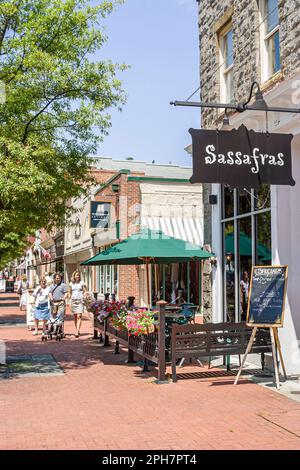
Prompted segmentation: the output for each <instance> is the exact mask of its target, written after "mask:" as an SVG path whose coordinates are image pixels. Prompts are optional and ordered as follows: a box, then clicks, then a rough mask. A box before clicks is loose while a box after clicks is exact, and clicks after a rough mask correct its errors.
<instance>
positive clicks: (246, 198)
mask: <svg viewBox="0 0 300 470" xmlns="http://www.w3.org/2000/svg"><path fill="white" fill-rule="evenodd" d="M249 192H250V191H249ZM249 192H246V191H245V192H244V193H240V194H239V214H246V213H247V212H251V194H249Z"/></svg>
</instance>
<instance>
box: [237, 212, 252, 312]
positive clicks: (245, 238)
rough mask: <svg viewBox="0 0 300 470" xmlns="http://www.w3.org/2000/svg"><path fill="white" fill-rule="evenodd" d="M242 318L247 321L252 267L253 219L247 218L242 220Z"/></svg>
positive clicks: (240, 241) (240, 248) (240, 247)
mask: <svg viewBox="0 0 300 470" xmlns="http://www.w3.org/2000/svg"><path fill="white" fill-rule="evenodd" d="M239 250H240V274H241V279H240V292H241V294H240V318H241V320H242V321H245V320H246V313H247V301H248V292H247V279H249V278H250V273H251V267H252V231H251V217H245V218H244V219H241V220H240V240H239Z"/></svg>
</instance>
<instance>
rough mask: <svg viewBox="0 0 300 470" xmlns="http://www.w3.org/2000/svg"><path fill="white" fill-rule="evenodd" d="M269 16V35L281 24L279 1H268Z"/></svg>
mask: <svg viewBox="0 0 300 470" xmlns="http://www.w3.org/2000/svg"><path fill="white" fill-rule="evenodd" d="M267 15H268V20H267V25H268V33H270V32H271V31H272V30H273V29H274V28H276V26H278V24H279V13H278V0H268V1H267Z"/></svg>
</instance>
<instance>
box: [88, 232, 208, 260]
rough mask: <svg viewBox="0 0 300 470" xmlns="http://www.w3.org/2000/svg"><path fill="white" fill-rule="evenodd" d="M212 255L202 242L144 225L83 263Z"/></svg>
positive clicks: (187, 258) (173, 258) (189, 257)
mask: <svg viewBox="0 0 300 470" xmlns="http://www.w3.org/2000/svg"><path fill="white" fill-rule="evenodd" d="M212 256H214V255H213V253H209V252H208V251H205V250H203V249H202V248H200V246H197V245H194V244H192V243H189V242H186V241H184V240H180V239H177V238H173V237H169V236H167V235H165V234H164V233H163V232H161V231H156V230H150V229H144V230H141V231H140V232H138V233H135V234H134V235H132V236H131V237H129V238H127V239H126V240H123V241H121V242H119V243H117V244H116V245H113V246H112V247H110V248H109V249H108V250H106V251H102V252H101V253H99V254H98V255H96V256H94V257H93V258H90V259H88V260H86V261H84V262H83V263H81V264H82V265H87V266H97V265H106V264H118V265H130V264H146V263H147V264H148V263H151V264H168V263H175V262H187V261H191V260H193V259H195V260H200V259H208V258H210V257H212Z"/></svg>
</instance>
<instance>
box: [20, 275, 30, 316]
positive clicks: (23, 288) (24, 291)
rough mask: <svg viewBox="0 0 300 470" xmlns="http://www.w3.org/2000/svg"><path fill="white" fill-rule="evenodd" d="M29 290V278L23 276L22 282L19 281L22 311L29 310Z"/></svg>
mask: <svg viewBox="0 0 300 470" xmlns="http://www.w3.org/2000/svg"><path fill="white" fill-rule="evenodd" d="M28 289H29V282H28V280H27V276H26V275H25V274H23V276H22V278H21V281H19V284H18V289H17V294H19V296H20V302H19V307H20V310H21V311H24V310H26V309H27V302H28Z"/></svg>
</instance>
